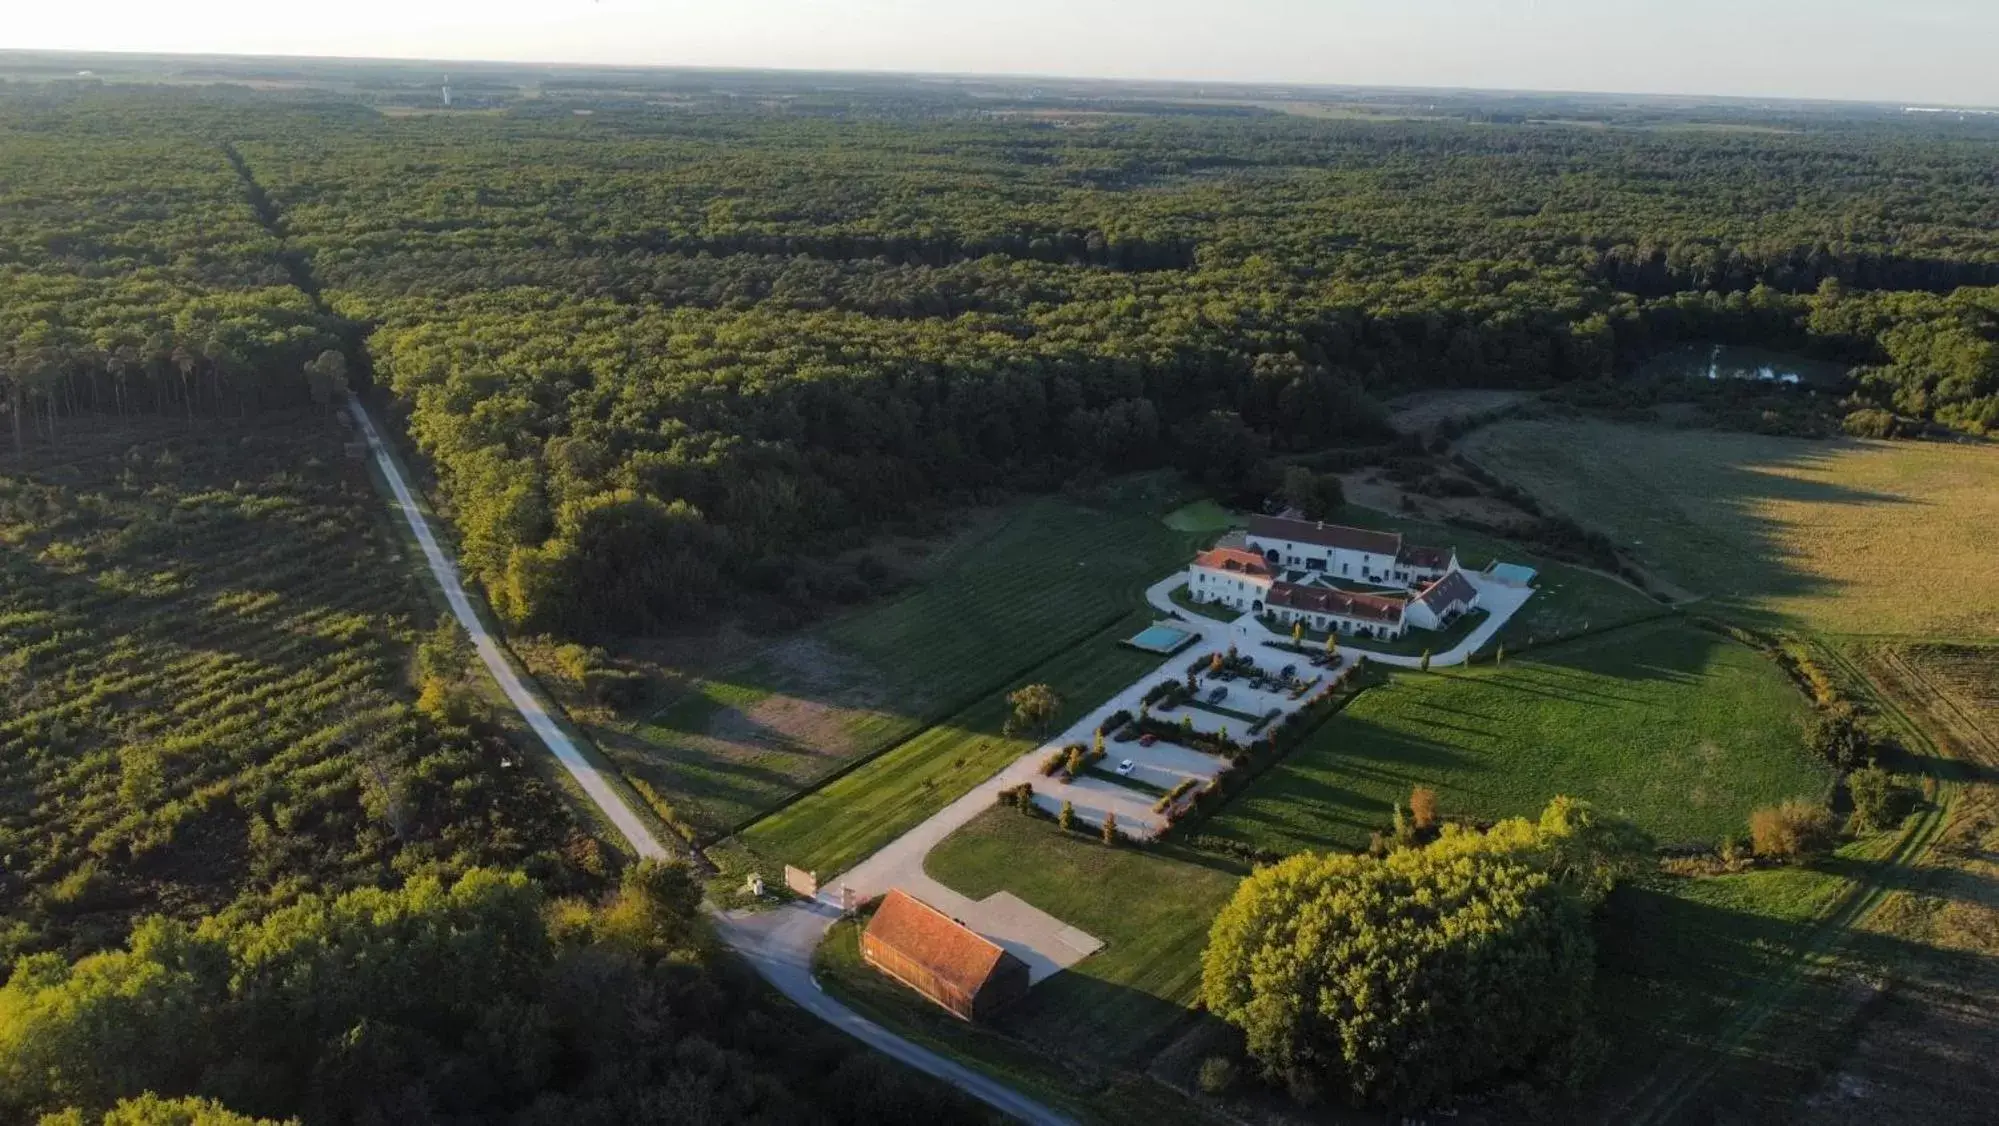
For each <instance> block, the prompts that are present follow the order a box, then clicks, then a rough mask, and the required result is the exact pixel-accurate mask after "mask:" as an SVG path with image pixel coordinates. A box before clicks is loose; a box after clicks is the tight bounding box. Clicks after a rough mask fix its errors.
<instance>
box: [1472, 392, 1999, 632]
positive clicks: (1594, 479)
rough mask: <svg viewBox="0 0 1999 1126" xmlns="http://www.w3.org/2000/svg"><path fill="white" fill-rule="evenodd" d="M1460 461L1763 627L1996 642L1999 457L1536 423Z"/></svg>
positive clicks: (1937, 448) (1979, 450)
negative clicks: (1473, 463)
mask: <svg viewBox="0 0 1999 1126" xmlns="http://www.w3.org/2000/svg"><path fill="white" fill-rule="evenodd" d="M1464 449H1465V451H1466V452H1467V453H1468V454H1470V456H1472V457H1473V458H1474V459H1476V460H1477V461H1478V462H1479V463H1480V464H1482V465H1484V466H1485V467H1486V468H1488V469H1490V470H1492V471H1493V472H1494V473H1496V474H1498V475H1499V476H1500V477H1502V478H1505V479H1508V480H1511V481H1514V482H1517V483H1518V484H1520V485H1521V486H1523V487H1525V488H1527V489H1528V490H1529V491H1531V492H1533V493H1534V494H1536V495H1537V496H1539V497H1541V498H1542V499H1543V500H1545V501H1547V502H1548V503H1550V504H1551V505H1552V506H1554V507H1555V508H1557V509H1560V510H1561V511H1563V512H1566V513H1568V514H1569V515H1571V516H1573V517H1575V518H1576V519H1577V520H1579V521H1581V522H1582V523H1584V524H1586V525H1589V526H1592V527H1596V528H1600V529H1602V530H1604V531H1605V532H1606V533H1607V534H1609V535H1610V536H1611V537H1612V538H1614V539H1615V540H1616V541H1617V543H1618V545H1619V546H1620V547H1622V548H1624V549H1626V550H1627V551H1629V552H1630V553H1631V554H1632V555H1634V556H1635V557H1637V558H1638V559H1639V560H1641V561H1643V563H1644V564H1645V565H1646V566H1647V567H1649V568H1652V569H1656V570H1657V571H1659V572H1660V573H1661V574H1663V575H1665V576H1666V577H1667V578H1669V579H1671V580H1672V581H1673V582H1675V583H1678V584H1680V585H1682V586H1685V587H1687V588H1689V589H1691V590H1693V591H1695V592H1696V593H1698V594H1702V595H1706V596H1708V597H1710V598H1714V599H1716V600H1718V602H1720V603H1721V604H1722V605H1723V606H1725V607H1727V608H1729V609H1732V610H1737V611H1740V612H1744V613H1747V614H1749V615H1750V616H1751V617H1752V618H1754V619H1756V620H1759V621H1763V622H1765V623H1767V624H1771V625H1785V626H1792V627H1813V628H1818V629H1824V630H1830V631H1833V632H1838V633H1857V634H1865V633H1880V634H1930V635H1956V636H1967V637H1987V638H1989V637H1992V636H1994V635H1995V634H1999V565H1995V562H1994V556H1993V551H1992V544H1991V542H1990V540H1991V537H1990V534H1989V533H1990V530H1991V529H1993V528H1999V445H1994V444H1971V443H1965V444H1944V443H1928V442H1871V441H1870V442H1861V441H1837V442H1823V441H1808V440H1803V439H1796V438H1772V437H1764V436H1761V435H1755V434H1742V433H1725V432H1719V431H1705V430H1664V429H1656V428H1649V427H1637V426H1623V425H1616V424H1612V423H1604V422H1593V421H1570V422H1539V421H1536V422H1506V423H1500V424H1498V425H1495V426H1491V427H1487V428H1486V429H1484V430H1480V431H1478V432H1476V433H1474V434H1472V435H1470V436H1469V437H1467V438H1466V439H1465V440H1464Z"/></svg>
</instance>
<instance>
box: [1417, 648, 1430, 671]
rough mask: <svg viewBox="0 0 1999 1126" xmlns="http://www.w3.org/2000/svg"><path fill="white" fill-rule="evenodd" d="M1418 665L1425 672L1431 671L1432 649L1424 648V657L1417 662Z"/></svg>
mask: <svg viewBox="0 0 1999 1126" xmlns="http://www.w3.org/2000/svg"><path fill="white" fill-rule="evenodd" d="M1416 667H1417V668H1419V669H1422V670H1423V671H1424V672H1429V671H1430V651H1429V650H1428V649H1425V650H1423V659H1422V660H1420V661H1418V662H1416Z"/></svg>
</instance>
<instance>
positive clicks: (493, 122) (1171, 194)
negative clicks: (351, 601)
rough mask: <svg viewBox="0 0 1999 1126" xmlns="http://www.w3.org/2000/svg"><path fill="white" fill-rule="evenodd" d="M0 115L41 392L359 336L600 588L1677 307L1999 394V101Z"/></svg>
mask: <svg viewBox="0 0 1999 1126" xmlns="http://www.w3.org/2000/svg"><path fill="white" fill-rule="evenodd" d="M898 104H899V105H900V104H901V103H900V102H898ZM142 127H143V128H146V129H149V130H151V132H152V135H151V136H150V137H149V138H148V139H147V141H146V145H150V146H152V147H151V148H144V147H141V148H140V150H139V151H144V152H148V153H150V152H153V151H162V152H165V153H168V154H170V155H171V157H172V159H171V160H168V161H165V162H164V163H162V165H161V167H160V168H159V169H158V170H156V171H152V172H150V173H148V172H146V170H145V168H144V167H143V166H142V165H141V164H140V163H139V162H138V161H136V160H135V159H134V158H133V155H132V153H133V151H134V145H135V144H136V142H135V141H134V137H133V134H134V133H135V132H136V131H137V130H138V129H140V128H142ZM0 131H6V132H0V136H6V137H21V138H26V139H28V141H29V142H30V143H29V144H28V146H27V147H26V148H25V149H24V151H26V152H28V153H29V154H30V155H31V156H33V158H34V159H33V161H32V162H31V163H30V165H29V166H28V168H29V171H28V172H27V173H26V174H25V175H24V176H23V177H22V178H21V181H20V183H21V185H22V187H21V189H20V191H19V193H18V194H20V195H22V196H24V197H25V198H27V199H28V200H29V202H30V203H32V206H30V207H28V208H25V209H19V208H17V209H13V210H11V211H9V212H8V213H6V215H5V216H4V217H0V236H4V243H0V245H4V246H6V247H7V248H9V249H8V250H7V251H6V257H4V258H0V318H11V319H6V320H0V329H3V330H4V336H5V337H6V338H7V339H8V344H7V346H8V347H11V349H12V351H11V353H7V354H6V355H5V356H4V357H0V370H4V371H5V373H6V378H7V380H8V383H9V386H10V388H11V389H12V390H13V398H12V401H13V402H14V403H15V404H16V405H15V408H14V410H13V414H14V418H15V420H16V422H17V424H18V423H19V422H21V421H22V420H23V418H24V417H25V418H27V419H29V420H33V421H34V427H37V428H39V431H40V432H41V434H42V436H43V437H44V439H50V440H52V439H53V437H54V436H55V433H56V430H57V422H58V419H59V418H60V417H61V416H63V415H64V414H67V413H72V412H75V411H84V410H116V409H134V408H136V409H145V410H154V411H163V412H164V411H179V412H181V413H184V414H187V413H201V412H210V413H222V412H231V411H252V410H255V409H256V408H257V407H258V406H260V405H263V404H266V403H270V402H279V401H303V400H305V399H306V398H309V397H310V396H311V395H312V394H313V391H314V388H315V386H317V384H316V383H315V381H314V380H313V379H312V378H311V377H310V376H308V375H307V374H306V369H307V366H308V365H309V364H311V363H313V362H315V359H316V358H317V357H319V356H320V355H322V354H323V353H324V352H326V351H327V350H329V349H338V350H343V351H344V352H345V353H346V354H347V356H348V359H349V361H350V368H351V371H352V374H353V378H354V379H355V380H356V381H357V382H359V381H363V380H366V379H369V378H373V379H375V380H377V381H379V382H381V383H382V384H385V385H386V386H387V387H388V388H390V389H391V390H392V391H393V392H394V393H395V395H396V397H397V399H398V401H399V403H400V404H401V405H402V406H403V407H404V408H405V409H406V411H407V412H408V426H409V429H410V432H411V434H412V435H413V437H414V438H415V439H416V441H417V442H418V444H419V445H420V446H421V447H422V449H423V450H424V452H425V453H426V454H427V455H429V457H430V458H431V461H432V464H433V466H434V467H435V469H436V471H437V474H438V477H439V480H440V482H441V483H442V485H443V486H444V491H445V494H446V496H447V498H448V499H449V500H450V502H451V505H452V507H453V508H454V510H455V511H454V516H455V517H456V519H457V520H458V521H459V524H460V528H461V531H462V532H463V533H464V535H465V540H466V548H467V562H468V567H469V570H470V572H471V574H472V575H473V576H474V577H475V578H477V579H478V580H479V581H480V582H481V584H482V585H483V586H484V587H485V588H486V590H487V592H488V593H489V595H490V596H491V597H492V600H493V602H494V603H495V605H496V606H497V607H499V608H500V609H501V611H502V613H503V614H504V615H505V616H506V617H507V618H508V619H509V620H510V621H511V622H513V623H514V624H516V625H521V626H528V627H532V628H536V629H548V630H554V631H559V632H564V633H571V634H589V633H596V632H605V631H615V630H619V629H654V628H658V627H660V626H662V625H664V624H668V623H671V622H675V621H679V620H682V619H684V618H686V617H687V616H689V615H703V614H714V613H722V612H727V611H728V610H730V609H732V608H735V607H738V606H740V605H741V604H742V603H743V602H744V601H746V600H762V599H771V598H777V599H783V600H787V601H790V602H796V603H803V604H809V603H811V602H813V601H815V600H817V599H821V598H823V597H825V596H826V595H827V591H825V590H822V589H818V588H817V586H816V585H815V583H816V580H815V579H814V578H813V577H812V574H808V573H807V570H806V569H802V568H799V567H797V566H795V565H794V564H795V561H796V560H798V559H799V558H801V557H803V556H807V555H815V554H825V553H828V552H831V551H835V550H837V549H839V548H841V547H844V546H847V545H849V544H851V543H852V542H853V541H854V539H855V538H856V537H857V536H859V535H860V534H863V532H864V530H865V529H866V528H868V527H870V526H873V525H875V524H878V523H881V522H883V521H885V520H891V519H894V518H896V517H898V516H899V515H901V514H904V513H908V512H910V511H912V510H915V509H918V508H922V507H926V506H936V505H948V504H957V503H963V502H966V501H977V500H981V499H989V498H991V497H995V496H998V495H1001V494H1003V493H1006V492H1008V491H1016V490H1022V489H1030V490H1031V489H1041V488H1047V487H1051V486H1052V485H1054V484H1057V483H1060V482H1063V481H1066V480H1070V479H1073V478H1075V477H1076V476H1078V475H1085V476H1088V475H1094V474H1106V473H1115V472H1120V471H1123V470H1129V469H1139V468H1150V467H1156V466H1164V465H1174V466H1178V467H1181V468H1184V469H1187V470H1189V471H1191V472H1193V473H1195V474H1196V475H1197V476H1199V477H1201V478H1202V479H1203V480H1205V481H1207V482H1208V483H1209V484H1211V485H1213V486H1214V487H1216V488H1218V489H1221V490H1223V491H1224V492H1234V493H1243V494H1249V493H1254V492H1257V491H1268V489H1270V488H1273V487H1275V485H1276V481H1275V479H1274V474H1273V471H1272V470H1271V469H1270V468H1269V466H1268V464H1267V458H1268V457H1269V456H1271V455H1278V456H1282V455H1287V454H1292V453H1299V452H1303V451H1308V450H1315V449H1324V448H1326V447H1328V446H1331V445H1338V444H1343V443H1375V442H1379V441H1381V440H1382V439H1383V438H1384V437H1385V435H1384V431H1383V428H1382V421H1381V419H1382V415H1381V411H1380V409H1379V408H1378V406H1377V405H1376V404H1377V402H1378V401H1379V400H1381V399H1383V398H1386V397H1389V396H1391V395H1394V394H1397V393H1400V392H1403V391H1406V390H1410V389H1415V388H1424V387H1438V386H1506V387H1548V386H1552V385H1558V384H1577V383H1595V382H1605V381H1612V380H1616V379H1618V378H1621V377H1622V375H1623V373H1625V372H1627V371H1628V370H1630V369H1631V368H1633V367H1634V366H1636V365H1637V364H1638V363H1639V362H1640V361H1642V360H1643V359H1644V358H1645V357H1647V356H1649V355H1651V354H1652V353H1654V352H1656V351H1658V350H1660V349H1662V348H1665V347H1669V346H1672V345H1674V344H1678V343H1682V342H1688V341H1710V340H1712V341H1735V342H1745V343H1760V344H1767V345H1772V346H1779V347H1787V348H1796V349H1800V350H1804V351H1808V352H1810V353H1812V354H1814V355H1817V356H1821V357H1824V358H1827V359H1832V360H1836V361H1839V362H1841V363H1844V364H1848V365H1852V366H1853V367H1854V368H1855V369H1856V375H1855V377H1854V379H1853V380H1852V385H1851V386H1850V387H1849V388H1845V389H1841V390H1840V391H1838V392H1837V394H1839V395H1840V396H1841V406H1840V408H1839V409H1840V410H1841V411H1842V412H1843V413H1845V414H1846V415H1847V417H1848V419H1849V422H1848V427H1849V429H1852V430H1854V431H1855V432H1864V433H1873V432H1880V433H1899V432H1902V431H1905V430H1910V429H1914V428H1920V427H1924V426H1931V425H1938V426H1944V427H1955V428H1959V429H1963V430H1967V431H1972V432H1982V431H1983V430H1985V429H1987V428H1989V427H1991V426H1992V425H1993V424H1994V420H1995V412H1996V411H1999V383H1995V378H1994V375H1993V366H1992V348H1993V341H1994V340H1995V339H1999V328H1995V325H1994V318H1993V315H1992V308H1993V304H1994V299H1993V298H1992V296H1991V295H1992V293H1993V292H1994V288H1993V283H1994V281H1995V280H1996V279H1995V275H1994V271H1995V270H1999V239H1995V238H1994V236H1993V233H1992V232H1993V229H1994V228H1993V225H1992V223H1991V222H1990V219H1991V215H1992V214H1993V209H1994V208H1995V207H1999V190H1995V188H1994V185H1993V184H1992V182H1991V179H1990V176H1989V167H1990V160H1991V157H1992V154H1993V148H1994V145H1993V142H1992V141H1991V140H1990V139H1988V138H1983V137H1980V136H1975V135H1961V134H1956V133H1951V132H1948V131H1925V130H1921V129H1918V128H1915V127H1913V126H1912V127H1911V128H1909V129H1907V130H1899V131H1898V130H1893V129H1887V128H1883V127H1881V126H1880V125H1879V123H1874V122H1866V123H1856V124H1853V125H1851V126H1850V127H1841V126H1840V125H1839V124H1838V123H1837V122H1836V121H1834V122H1830V123H1827V122H1818V121H1816V120H1815V122H1814V123H1813V125H1812V127H1811V128H1809V129H1805V130H1803V131H1800V132H1796V133H1770V134H1742V133H1728V134H1710V133H1700V132H1693V131H1681V132H1675V131H1671V130H1664V129H1661V130H1578V129H1551V128H1543V127H1535V126H1528V125H1522V126H1506V125H1490V124H1487V125H1472V124H1465V123H1454V122H1441V121H1439V122H1334V121H1310V120H1304V119H1295V118H1286V117H1282V116H1259V115H1240V116H1236V117H1233V118H1231V119H1229V120H1227V121H1220V120H1215V119H1212V118H1209V117H1204V116H1201V115H1178V114H1174V113H1171V112H1155V113H1142V114H1134V115H1131V116H1129V117H1120V118H1110V119H1102V120H1096V121H1092V122H1090V123H1089V124H1088V126H1087V127H1076V126H1075V125H1073V124H1065V125H1063V126H1057V125H1055V124H1051V123H1050V122H1048V121H1040V120H1032V119H1023V118H996V117H992V116H988V115H982V114H978V113H975V112H970V111H968V110H966V109H965V107H963V106H960V105H957V104H956V103H955V102H953V103H952V104H950V105H945V104H943V103H939V104H938V105H936V106H934V107H932V112H928V113H924V114H913V113H906V112H903V111H902V110H900V109H898V110H895V111H892V112H891V111H886V110H881V111H879V112H877V111H871V110H869V109H868V108H867V106H866V105H863V104H861V103H856V104H855V106H854V107H852V111H851V112H850V113H848V114H847V115H846V116H844V117H843V118H842V119H840V120H828V119H825V118H822V117H819V116H816V115H804V114H801V115H796V116H785V115H772V114H763V113H740V114H730V113H707V112H704V113H699V114H685V115H668V114H661V113H657V112H649V111H647V110H645V109H644V108H643V107H639V106H626V107H613V108H611V109H608V110H607V111H606V112H604V113H602V114H600V115H596V116H593V117H590V118H587V119H586V118H577V117H575V116H573V115H570V116H566V117H565V116H561V115H550V114H546V113H540V112H531V107H525V106H523V107H518V110H517V111H514V112H508V113H504V114H500V115H495V116H446V117H419V118H384V117H381V116H379V115H377V114H374V113H373V112H372V111H368V110H365V109H363V108H361V107H358V106H354V105H351V104H339V103H329V102H316V103H311V104H297V103H290V102H282V101H278V100H274V99H257V98H254V97H244V96H232V97H229V98H216V97H207V98H204V97H202V96H199V95H193V94H164V93H161V92H152V93H149V94H148V95H146V96H145V97H140V96H137V95H128V94H121V93H119V92H117V91H84V92H78V93H76V94H74V95H71V96H68V97H66V98H65V97H56V96H43V97H40V98H38V99H18V98H15V99H9V98H0ZM65 146H67V147H65ZM71 149H73V150H75V151H74V152H73V153H72V152H71V151H70V150H71ZM147 175H150V176H151V179H150V180H147V179H146V176H147ZM139 181H144V184H140V183H139ZM169 183H171V184H176V185H178V186H177V187H176V188H175V189H174V190H173V191H172V192H166V190H165V188H164V187H162V186H161V185H165V184H169ZM134 191H139V192H140V194H141V195H142V196H143V195H144V194H145V192H151V193H152V194H153V196H154V197H158V198H160V199H161V202H160V205H159V206H158V207H157V208H156V209H154V210H151V211H146V210H144V209H141V210H140V211H133V210H131V209H129V208H128V209H126V210H124V211H121V210H120V208H121V206H122V204H121V203H120V202H119V201H120V200H122V199H124V198H125V197H126V196H127V195H129V194H131V193H132V192H134ZM163 193H164V194H163ZM189 214H199V215H203V216H210V217H212V218H213V222H212V224H201V223H193V222H190V221H188V219H187V216H188V215H189ZM121 216H124V217H126V218H127V219H128V220H129V221H126V222H123V224H122V225H121V221H120V217H121ZM139 279H145V280H144V281H143V282H142V281H140V280H139ZM287 279H289V281H290V282H298V283H299V284H287ZM301 279H304V280H303V281H301ZM308 283H309V284H308ZM302 285H303V286H305V288H303V289H302V288H301V286H302ZM9 287H12V294H13V296H11V297H9V296H8V293H9ZM145 287H151V288H145ZM305 289H312V290H315V291H316V292H315V293H313V294H312V295H311V296H310V297H309V296H308V295H307V293H306V292H305ZM313 297H316V298H319V299H321V300H323V302H324V304H323V305H321V304H319V303H316V302H315V301H314V300H313V299H312V298H313ZM31 429H32V428H31ZM29 437H33V434H32V433H31V434H30V435H29ZM813 573H814V574H820V575H823V574H824V573H825V572H823V571H817V572H813Z"/></svg>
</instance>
